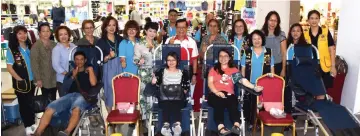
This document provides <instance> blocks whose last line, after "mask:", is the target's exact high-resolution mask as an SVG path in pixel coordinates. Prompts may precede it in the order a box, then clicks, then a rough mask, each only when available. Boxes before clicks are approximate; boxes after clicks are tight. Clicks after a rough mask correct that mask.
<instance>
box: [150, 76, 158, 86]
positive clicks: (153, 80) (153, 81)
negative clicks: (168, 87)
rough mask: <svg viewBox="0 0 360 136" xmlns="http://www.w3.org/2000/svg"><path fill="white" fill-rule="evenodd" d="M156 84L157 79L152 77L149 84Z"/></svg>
mask: <svg viewBox="0 0 360 136" xmlns="http://www.w3.org/2000/svg"><path fill="white" fill-rule="evenodd" d="M156 82H157V79H156V77H155V76H154V77H153V78H152V81H151V84H153V85H154V84H156Z"/></svg>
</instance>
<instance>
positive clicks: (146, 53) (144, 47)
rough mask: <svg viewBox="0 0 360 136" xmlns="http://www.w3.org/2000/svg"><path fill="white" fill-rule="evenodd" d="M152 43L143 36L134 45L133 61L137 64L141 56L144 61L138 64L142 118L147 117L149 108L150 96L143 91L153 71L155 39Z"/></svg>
mask: <svg viewBox="0 0 360 136" xmlns="http://www.w3.org/2000/svg"><path fill="white" fill-rule="evenodd" d="M153 43H154V45H153V46H152V45H150V44H148V43H147V42H146V40H145V38H142V39H141V40H140V42H139V44H136V45H135V47H134V62H135V63H136V64H138V62H139V61H140V59H141V58H144V60H145V63H144V64H142V65H138V67H139V68H138V76H139V78H140V79H141V85H140V107H141V111H142V119H146V118H147V116H146V115H147V113H149V110H150V108H151V105H150V103H149V101H150V98H147V97H144V95H143V92H144V89H145V86H146V84H148V83H151V80H152V73H153V54H154V51H155V48H156V47H157V44H156V41H153Z"/></svg>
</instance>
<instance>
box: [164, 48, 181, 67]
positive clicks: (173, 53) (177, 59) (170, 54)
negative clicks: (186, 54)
mask: <svg viewBox="0 0 360 136" xmlns="http://www.w3.org/2000/svg"><path fill="white" fill-rule="evenodd" d="M168 57H173V58H175V60H176V67H178V66H179V63H180V58H179V56H178V54H177V53H176V52H174V51H171V52H169V53H168V54H167V55H166V58H165V59H166V68H169V65H168V64H167V59H168Z"/></svg>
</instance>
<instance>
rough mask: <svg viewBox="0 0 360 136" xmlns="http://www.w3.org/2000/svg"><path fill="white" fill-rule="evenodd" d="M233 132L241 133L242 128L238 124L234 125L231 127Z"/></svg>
mask: <svg viewBox="0 0 360 136" xmlns="http://www.w3.org/2000/svg"><path fill="white" fill-rule="evenodd" d="M231 132H232V133H233V134H236V135H240V133H241V129H240V128H239V127H238V126H233V127H232V128H231Z"/></svg>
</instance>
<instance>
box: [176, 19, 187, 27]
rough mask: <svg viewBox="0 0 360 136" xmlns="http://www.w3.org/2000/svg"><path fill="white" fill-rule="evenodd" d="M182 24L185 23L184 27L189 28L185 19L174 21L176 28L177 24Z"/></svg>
mask: <svg viewBox="0 0 360 136" xmlns="http://www.w3.org/2000/svg"><path fill="white" fill-rule="evenodd" d="M182 22H185V23H186V27H188V26H189V24H188V23H187V22H186V19H185V18H183V19H179V20H176V23H175V26H178V24H179V23H182Z"/></svg>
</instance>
